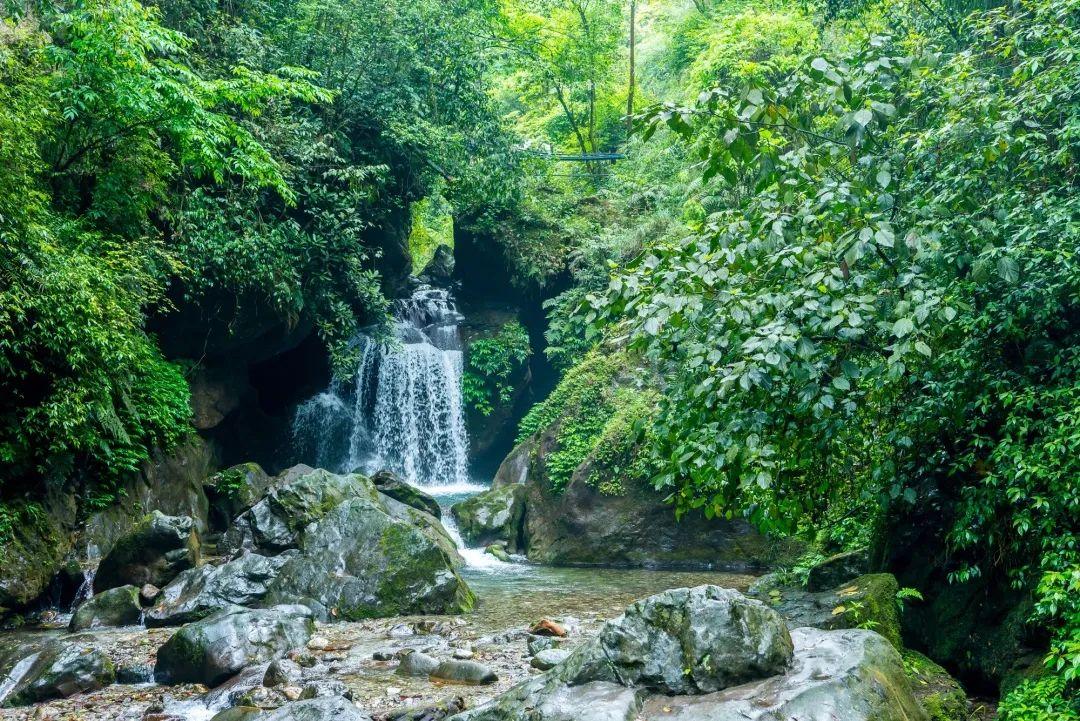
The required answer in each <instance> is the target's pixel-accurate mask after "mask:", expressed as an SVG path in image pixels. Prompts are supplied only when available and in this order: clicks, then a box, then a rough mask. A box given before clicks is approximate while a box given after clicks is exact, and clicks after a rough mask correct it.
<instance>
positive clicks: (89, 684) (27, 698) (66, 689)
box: [0, 635, 116, 706]
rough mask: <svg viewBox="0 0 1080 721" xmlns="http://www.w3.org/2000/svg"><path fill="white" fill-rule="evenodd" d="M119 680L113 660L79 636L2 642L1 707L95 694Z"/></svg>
mask: <svg viewBox="0 0 1080 721" xmlns="http://www.w3.org/2000/svg"><path fill="white" fill-rule="evenodd" d="M115 678H116V669H115V667H114V666H113V663H112V661H110V660H109V658H108V657H107V656H106V655H105V654H103V653H102V652H101V651H100V650H98V649H96V648H94V647H93V646H91V645H90V643H89V641H88V639H83V638H81V637H79V636H74V637H70V638H67V639H58V638H51V637H43V636H40V635H35V636H16V637H13V638H12V637H9V638H6V639H4V640H3V642H0V706H22V705H26V704H31V703H37V702H39V701H45V700H48V699H51V698H65V697H67V696H72V695H74V694H77V693H83V692H86V691H94V690H97V689H99V688H102V687H104V686H107V685H109V684H111V683H112V682H113V681H114V680H115Z"/></svg>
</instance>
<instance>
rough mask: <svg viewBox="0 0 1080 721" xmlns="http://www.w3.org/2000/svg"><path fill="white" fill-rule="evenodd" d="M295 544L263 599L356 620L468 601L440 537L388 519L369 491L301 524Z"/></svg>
mask: <svg viewBox="0 0 1080 721" xmlns="http://www.w3.org/2000/svg"><path fill="white" fill-rule="evenodd" d="M294 485H295V484H294ZM300 545H301V553H300V554H299V555H297V556H296V557H295V558H292V559H290V560H289V561H288V562H287V563H286V564H285V565H284V566H283V567H282V569H281V571H280V573H279V575H278V577H277V579H275V581H274V582H273V583H272V584H271V588H270V593H269V595H268V600H269V601H270V602H290V603H304V604H307V605H309V606H311V607H312V608H313V609H315V611H316V612H317V614H318V615H319V617H320V618H323V619H327V620H328V619H332V618H339V619H351V620H356V619H361V618H371V617H375V616H392V615H398V614H407V613H459V612H462V611H467V610H469V609H471V608H472V605H473V602H474V600H475V599H474V597H473V595H472V592H471V591H470V590H469V588H468V586H467V585H466V584H465V582H464V581H463V580H462V579H461V577H460V576H458V574H457V572H456V570H455V569H454V566H455V564H454V562H453V560H452V559H451V557H450V555H449V554H448V553H447V550H446V548H445V547H444V546H443V542H442V539H440V538H439V537H438V536H437V534H435V533H433V532H432V531H430V530H429V529H428V528H426V527H424V526H422V525H418V524H416V523H413V522H410V521H408V520H404V519H401V518H396V517H394V516H393V515H391V514H390V513H389V512H388V510H387V508H386V506H385V505H384V504H383V503H382V502H381V501H380V500H379V499H378V498H377V497H376V498H375V499H372V498H370V497H359V496H358V497H354V498H350V499H348V500H346V501H344V502H343V503H341V504H340V505H338V506H337V507H335V508H334V509H333V510H331V511H329V512H328V513H326V514H325V516H324V517H322V518H321V519H320V520H318V521H317V522H315V523H312V524H311V525H309V526H308V527H307V528H306V529H304V531H303V537H302V542H301V544H300Z"/></svg>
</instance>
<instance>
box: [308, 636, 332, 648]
mask: <svg viewBox="0 0 1080 721" xmlns="http://www.w3.org/2000/svg"><path fill="white" fill-rule="evenodd" d="M329 645H330V641H329V640H327V638H326V636H312V637H311V640H310V641H308V642H307V647H308V648H310V649H311V650H312V651H323V650H325V649H326V647H327V646H329Z"/></svg>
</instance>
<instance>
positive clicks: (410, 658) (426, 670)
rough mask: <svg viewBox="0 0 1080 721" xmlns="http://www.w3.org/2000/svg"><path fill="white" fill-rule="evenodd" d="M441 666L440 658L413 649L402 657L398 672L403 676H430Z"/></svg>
mask: <svg viewBox="0 0 1080 721" xmlns="http://www.w3.org/2000/svg"><path fill="white" fill-rule="evenodd" d="M438 667H439V660H438V659H437V658H434V657H432V656H428V655H427V654H426V653H421V652H420V651H413V652H411V653H408V654H406V655H405V656H404V658H402V659H401V663H400V664H398V667H397V673H399V674H401V675H402V676H430V675H431V673H432V672H433V671H434V670H435V669H436V668H438Z"/></svg>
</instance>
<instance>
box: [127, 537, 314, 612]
mask: <svg viewBox="0 0 1080 721" xmlns="http://www.w3.org/2000/svg"><path fill="white" fill-rule="evenodd" d="M297 553H298V552H297V551H286V552H284V553H282V554H280V555H278V556H273V557H267V556H261V555H259V554H257V553H245V554H243V555H242V556H240V557H239V558H236V559H233V560H231V561H229V562H227V563H224V564H222V565H220V566H200V567H198V568H192V569H189V570H187V571H184V572H183V573H181V574H180V575H179V576H177V577H176V578H175V579H173V581H172V582H171V583H170V584H169V585H167V586H166V587H165V588H163V589H161V593H160V594H159V595H158V597H157V599H156V601H157V602H156V603H155V604H154V606H153V608H151V609H149V610H148V611H147V612H146V625H147V626H175V625H179V624H182V623H189V622H191V621H197V620H199V619H200V618H204V617H206V616H208V615H210V614H211V613H213V612H214V611H217V610H219V609H222V608H226V607H229V606H255V605H259V604H260V603H261V602H262V599H263V597H264V596H265V595H266V593H267V591H269V588H270V584H271V583H272V582H273V581H274V579H275V578H277V575H278V572H279V571H281V567H282V566H284V565H285V564H286V563H287V562H288V561H289V560H290V559H291V558H293V557H294V556H296V555H297Z"/></svg>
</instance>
